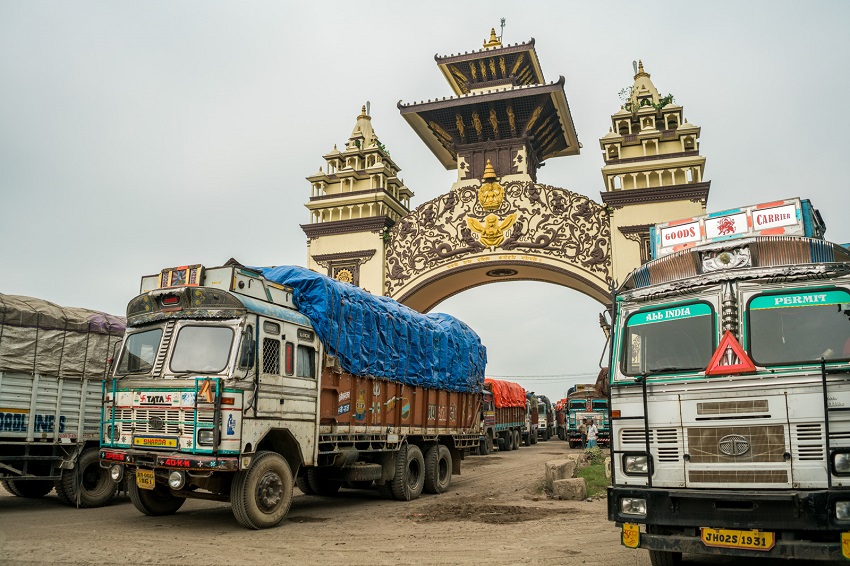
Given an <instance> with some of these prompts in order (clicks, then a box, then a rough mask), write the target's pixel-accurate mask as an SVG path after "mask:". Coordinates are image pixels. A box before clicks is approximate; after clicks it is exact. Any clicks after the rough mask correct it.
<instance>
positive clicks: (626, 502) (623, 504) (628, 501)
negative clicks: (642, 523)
mask: <svg viewBox="0 0 850 566" xmlns="http://www.w3.org/2000/svg"><path fill="white" fill-rule="evenodd" d="M620 514H621V515H631V516H633V517H646V499H644V498H642V497H622V498H620Z"/></svg>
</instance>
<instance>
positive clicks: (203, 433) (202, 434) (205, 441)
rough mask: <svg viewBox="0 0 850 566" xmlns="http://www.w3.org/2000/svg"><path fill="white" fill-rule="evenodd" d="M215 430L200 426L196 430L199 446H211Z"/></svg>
mask: <svg viewBox="0 0 850 566" xmlns="http://www.w3.org/2000/svg"><path fill="white" fill-rule="evenodd" d="M214 437H215V430H214V429H211V428H202V429H199V430H198V444H199V445H200V446H212V445H213V438H214Z"/></svg>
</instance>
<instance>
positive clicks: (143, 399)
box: [139, 393, 171, 405]
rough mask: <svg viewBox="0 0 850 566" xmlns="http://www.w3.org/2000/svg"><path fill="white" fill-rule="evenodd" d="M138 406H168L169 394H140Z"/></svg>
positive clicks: (169, 401)
mask: <svg viewBox="0 0 850 566" xmlns="http://www.w3.org/2000/svg"><path fill="white" fill-rule="evenodd" d="M139 404H140V405H170V404H171V393H168V394H167V395H151V394H148V393H142V394H141V395H140V396H139Z"/></svg>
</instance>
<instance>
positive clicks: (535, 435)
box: [531, 432, 537, 444]
mask: <svg viewBox="0 0 850 566" xmlns="http://www.w3.org/2000/svg"><path fill="white" fill-rule="evenodd" d="M531 443H532V444H537V432H535V433H534V434H532V435H531Z"/></svg>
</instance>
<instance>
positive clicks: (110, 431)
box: [103, 425, 121, 441]
mask: <svg viewBox="0 0 850 566" xmlns="http://www.w3.org/2000/svg"><path fill="white" fill-rule="evenodd" d="M119 436H121V427H120V426H119V425H115V426H112V425H106V428H105V429H104V431H103V439H104V440H106V441H115V440H118V437H119Z"/></svg>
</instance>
